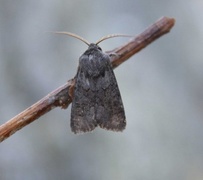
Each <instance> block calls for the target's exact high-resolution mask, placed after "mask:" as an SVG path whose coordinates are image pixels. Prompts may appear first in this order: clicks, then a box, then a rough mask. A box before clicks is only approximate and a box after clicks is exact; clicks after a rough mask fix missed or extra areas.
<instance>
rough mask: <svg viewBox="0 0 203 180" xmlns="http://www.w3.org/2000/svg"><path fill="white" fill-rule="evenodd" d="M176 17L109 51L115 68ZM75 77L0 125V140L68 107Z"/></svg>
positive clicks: (149, 41)
mask: <svg viewBox="0 0 203 180" xmlns="http://www.w3.org/2000/svg"><path fill="white" fill-rule="evenodd" d="M174 23H175V19H173V18H168V17H163V18H161V19H159V20H158V21H157V22H155V23H154V24H152V25H151V26H150V27H148V28H147V29H146V30H145V31H144V32H143V33H141V34H140V35H138V36H137V37H135V38H134V39H132V40H131V41H129V42H128V43H127V44H125V45H122V46H120V47H118V48H116V49H114V50H112V51H108V52H107V53H114V54H117V55H118V56H112V57H111V63H112V66H113V68H116V67H117V66H119V65H120V64H121V63H123V62H125V61H126V60H127V59H129V58H130V57H131V56H133V55H134V54H135V53H137V52H139V51H140V50H141V49H143V48H144V47H146V46H147V45H149V44H150V43H151V42H153V41H155V40H156V39H158V38H159V37H160V36H162V35H164V34H166V33H168V32H169V31H170V29H171V28H172V27H173V25H174ZM74 84H75V82H74V79H71V80H69V81H68V82H67V83H66V84H64V85H63V86H61V87H59V88H58V89H56V90H54V91H53V92H51V93H50V94H48V95H47V96H46V97H44V98H43V99H41V100H40V101H38V102H37V103H35V104H33V105H32V106H31V107H29V108H27V109H26V110H24V111H23V112H21V113H20V114H18V115H17V116H15V117H13V118H12V119H10V120H9V121H7V122H6V123H5V124H3V125H1V126H0V142H2V141H3V140H5V139H6V138H8V137H10V136H11V135H12V134H14V133H15V132H16V131H18V130H19V129H21V128H23V127H24V126H26V125H28V124H30V123H31V122H33V121H35V120H36V119H38V118H39V117H40V116H42V115H44V114H45V113H47V112H48V111H50V110H52V109H53V108H55V107H58V106H59V107H61V108H63V109H65V108H67V107H68V105H69V104H70V103H71V101H72V98H71V97H72V95H73V88H74Z"/></svg>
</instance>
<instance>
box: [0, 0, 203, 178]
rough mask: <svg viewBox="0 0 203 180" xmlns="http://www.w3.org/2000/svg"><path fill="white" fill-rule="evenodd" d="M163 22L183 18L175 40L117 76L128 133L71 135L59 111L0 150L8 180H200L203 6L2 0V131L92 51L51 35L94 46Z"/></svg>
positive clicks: (151, 49)
mask: <svg viewBox="0 0 203 180" xmlns="http://www.w3.org/2000/svg"><path fill="white" fill-rule="evenodd" d="M162 16H168V17H173V18H175V19H176V24H175V27H174V28H173V29H172V31H171V32H170V33H169V34H167V35H165V36H163V37H161V38H160V39H158V40H157V41H155V42H154V43H152V44H151V45H150V46H148V47H147V48H145V49H144V50H142V51H141V52H139V53H138V54H136V55H135V56H133V57H132V58H131V59H130V60H128V61H127V62H125V63H124V64H122V65H121V66H119V67H118V68H117V69H116V70H115V74H116V77H117V81H118V84H119V87H120V91H121V95H122V99H123V103H124V106H125V112H126V117H127V128H126V130H125V131H124V132H123V133H115V132H108V131H105V130H102V129H99V128H98V129H96V130H95V131H94V132H92V133H87V134H84V135H74V134H73V133H72V132H71V130H70V126H69V124H70V107H69V108H68V109H67V110H61V109H59V108H57V109H54V110H52V111H51V112H49V113H47V114H46V115H44V116H42V117H41V118H40V119H38V120H37V121H35V122H34V123H32V124H30V125H28V126H26V127H25V128H23V129H22V130H20V131H18V132H17V133H16V134H14V135H13V136H12V137H10V138H9V139H7V140H5V141H4V142H3V143H1V144H0V179H1V180H14V179H15V180H24V179H26V180H36V179H37V180H46V179H47V180H55V179H64V180H65V179H72V180H75V179H76V180H78V179H83V180H91V179H94V180H97V179H99V180H108V179H109V180H110V179H117V180H131V179H139V180H140V179H141V180H163V179H164V180H171V179H173V180H191V179H192V180H202V179H203V23H202V20H203V1H202V0H193V1H185V0H179V1H177V0H171V1H160V0H155V1H153V2H152V1H145V0H144V1H143V0H127V1H123V0H117V1H115V0H112V1H108V0H103V1H95V0H86V1H82V0H58V1H53V0H52V1H47V0H44V1H35V0H21V1H15V0H1V1H0V102H1V105H0V123H1V124H3V123H5V122H6V121H7V120H9V119H10V118H12V117H13V116H15V115H17V114H18V113H20V112H21V111H23V110H24V109H26V108H27V107H29V106H30V105H32V104H34V103H35V102H36V101H38V100H39V99H41V98H43V97H44V96H45V95H47V94H48V93H49V92H51V91H53V90H54V89H56V88H57V87H59V86H60V85H62V84H64V83H65V82H66V81H67V80H68V79H70V78H72V77H73V76H74V75H75V74H76V70H77V66H78V58H79V56H80V55H81V54H82V53H83V52H84V51H85V50H86V49H87V46H86V45H85V44H84V43H82V42H80V41H78V40H76V39H74V38H71V37H67V36H61V35H54V34H51V33H49V31H70V32H73V33H76V34H79V35H81V36H83V37H84V38H86V39H87V40H89V41H90V42H95V41H97V40H98V39H99V38H100V37H102V36H104V35H107V34H112V33H124V34H131V35H137V34H139V33H141V32H142V31H143V30H144V29H146V28H147V27H148V26H149V25H150V24H152V23H154V22H155V21H157V20H158V19H159V18H160V17H162ZM127 41H128V38H114V39H111V40H107V41H104V42H102V43H101V44H100V46H101V47H102V48H103V50H104V51H107V50H111V49H113V48H115V47H118V46H120V45H122V44H123V43H125V42H127Z"/></svg>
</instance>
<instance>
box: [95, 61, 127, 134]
mask: <svg viewBox="0 0 203 180" xmlns="http://www.w3.org/2000/svg"><path fill="white" fill-rule="evenodd" d="M104 61H106V65H105V66H106V67H105V70H104V72H103V74H102V75H101V76H99V77H98V79H97V85H96V87H97V93H96V102H97V103H96V104H97V106H96V107H97V108H96V119H97V123H98V125H99V126H100V127H101V128H104V129H107V130H112V131H122V130H124V129H125V127H126V119H125V112H124V107H123V102H122V99H121V95H120V91H119V88H118V85H117V81H116V78H115V75H114V72H113V69H112V67H111V64H110V61H109V59H108V58H106V59H104Z"/></svg>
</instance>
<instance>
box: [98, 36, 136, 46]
mask: <svg viewBox="0 0 203 180" xmlns="http://www.w3.org/2000/svg"><path fill="white" fill-rule="evenodd" d="M114 37H133V36H131V35H127V34H110V35H107V36H104V37H102V38H101V39H99V40H98V41H97V42H96V43H95V44H96V45H98V44H99V43H100V42H102V41H104V40H106V39H110V38H114Z"/></svg>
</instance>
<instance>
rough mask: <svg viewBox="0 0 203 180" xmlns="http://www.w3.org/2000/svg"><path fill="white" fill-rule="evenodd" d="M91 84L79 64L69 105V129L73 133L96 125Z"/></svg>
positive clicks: (86, 130) (89, 129) (92, 128)
mask: <svg viewBox="0 0 203 180" xmlns="http://www.w3.org/2000/svg"><path fill="white" fill-rule="evenodd" d="M84 58H85V57H84ZM91 85H92V81H91V79H89V77H87V76H86V74H85V72H84V71H83V67H80V66H79V68H78V72H77V75H76V84H75V90H74V98H73V101H72V107H71V130H72V131H73V132H74V133H75V134H77V133H84V132H88V131H92V130H94V129H95V127H96V126H97V122H96V120H95V104H94V103H95V100H94V99H95V93H93V92H92V89H91V88H90V86H91Z"/></svg>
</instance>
